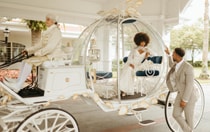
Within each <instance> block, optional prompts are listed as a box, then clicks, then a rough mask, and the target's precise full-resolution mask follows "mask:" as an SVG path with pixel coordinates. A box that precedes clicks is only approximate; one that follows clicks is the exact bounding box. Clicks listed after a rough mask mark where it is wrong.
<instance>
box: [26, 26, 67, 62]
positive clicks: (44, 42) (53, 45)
mask: <svg viewBox="0 0 210 132" xmlns="http://www.w3.org/2000/svg"><path fill="white" fill-rule="evenodd" d="M61 45H62V36H61V31H60V30H59V28H58V27H57V25H52V26H50V27H49V28H48V29H47V30H46V31H44V32H43V33H42V36H41V40H40V42H39V43H37V44H35V45H34V46H32V47H29V48H26V50H27V51H28V52H29V53H30V54H34V55H35V56H37V57H42V56H47V57H48V59H50V58H52V57H53V56H56V55H58V54H61V53H62V52H63V51H62V49H61Z"/></svg>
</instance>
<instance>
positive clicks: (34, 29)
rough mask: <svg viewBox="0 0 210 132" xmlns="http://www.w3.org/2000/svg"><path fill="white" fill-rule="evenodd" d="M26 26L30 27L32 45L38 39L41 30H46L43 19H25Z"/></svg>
mask: <svg viewBox="0 0 210 132" xmlns="http://www.w3.org/2000/svg"><path fill="white" fill-rule="evenodd" d="M25 21H26V24H27V26H28V27H29V28H30V29H31V40H32V46H33V45H35V44H36V43H37V42H39V41H40V38H41V31H42V30H46V24H45V22H43V21H36V20H25Z"/></svg>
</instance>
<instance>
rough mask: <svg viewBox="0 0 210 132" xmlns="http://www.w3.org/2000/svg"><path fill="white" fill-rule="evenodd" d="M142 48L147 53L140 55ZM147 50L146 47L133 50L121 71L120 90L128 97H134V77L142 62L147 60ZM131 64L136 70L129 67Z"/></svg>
mask: <svg viewBox="0 0 210 132" xmlns="http://www.w3.org/2000/svg"><path fill="white" fill-rule="evenodd" d="M140 48H142V49H143V50H144V51H145V52H143V53H141V54H140V53H139V52H138V50H139V49H140ZM146 50H147V49H146V48H144V47H137V48H135V49H133V50H132V51H131V52H130V54H129V56H128V60H127V62H126V63H125V64H124V66H123V69H122V70H121V73H120V78H119V88H120V90H121V91H123V92H124V93H126V94H127V95H134V77H135V74H136V71H137V70H138V69H139V67H140V65H141V62H142V61H143V60H144V58H145V54H146ZM130 64H133V65H134V69H133V68H132V67H131V66H129V65H130Z"/></svg>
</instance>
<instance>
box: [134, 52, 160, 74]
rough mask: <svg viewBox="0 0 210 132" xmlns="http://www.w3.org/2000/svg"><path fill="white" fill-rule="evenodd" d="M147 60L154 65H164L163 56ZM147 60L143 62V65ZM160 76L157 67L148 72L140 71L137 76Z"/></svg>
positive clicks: (149, 69)
mask: <svg viewBox="0 0 210 132" xmlns="http://www.w3.org/2000/svg"><path fill="white" fill-rule="evenodd" d="M147 60H150V61H152V62H153V64H161V63H162V56H152V57H148V58H147ZM144 61H145V60H143V61H142V63H143V62H144ZM159 74H160V72H159V70H158V69H156V68H155V67H152V68H148V70H140V71H137V72H136V76H137V77H139V76H158V75H159Z"/></svg>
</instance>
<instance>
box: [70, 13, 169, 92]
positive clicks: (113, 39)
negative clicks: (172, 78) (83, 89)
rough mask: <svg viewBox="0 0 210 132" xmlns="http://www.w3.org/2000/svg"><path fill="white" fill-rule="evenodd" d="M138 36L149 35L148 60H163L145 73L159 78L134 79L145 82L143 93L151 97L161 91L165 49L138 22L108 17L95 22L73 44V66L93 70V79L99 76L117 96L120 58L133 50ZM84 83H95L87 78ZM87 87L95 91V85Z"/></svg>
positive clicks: (152, 31)
mask: <svg viewBox="0 0 210 132" xmlns="http://www.w3.org/2000/svg"><path fill="white" fill-rule="evenodd" d="M138 32H145V33H147V34H148V35H149V37H150V43H149V44H148V48H149V50H150V52H151V56H162V61H161V63H160V64H151V65H149V66H148V67H146V69H144V70H148V69H149V70H148V71H151V70H154V69H155V70H158V72H159V74H158V76H156V77H154V76H150V75H149V76H146V77H145V76H136V78H144V81H142V82H141V83H143V84H141V85H142V86H144V88H143V90H144V93H146V94H147V95H153V94H155V93H157V92H158V91H159V90H160V88H161V85H162V84H163V83H164V80H165V76H166V73H167V57H166V55H165V52H164V49H165V45H164V42H163V40H162V38H161V36H160V35H159V33H158V32H157V31H156V30H155V29H153V27H152V26H151V25H149V24H147V23H146V22H144V21H143V20H141V19H140V18H131V17H127V18H122V17H120V16H116V17H110V16H107V17H103V18H101V19H99V20H96V21H95V22H94V23H92V24H91V25H89V26H88V27H87V28H86V29H85V30H84V31H83V32H82V34H81V35H80V37H79V38H78V40H77V41H76V42H75V43H74V46H75V52H74V55H73V58H72V65H85V68H86V72H87V73H89V72H91V71H92V70H93V71H95V73H96V76H97V75H101V76H102V77H101V78H103V79H104V78H105V79H107V80H108V81H106V84H107V82H109V83H110V84H108V85H109V87H112V88H113V89H115V90H116V93H119V92H117V91H119V90H117V89H119V88H118V87H117V86H118V85H117V82H118V81H117V80H118V79H119V76H120V72H121V69H122V67H123V65H124V63H123V58H124V57H126V56H128V54H129V52H130V51H131V49H133V48H134V47H135V46H136V45H135V43H134V41H133V39H134V36H135V34H136V33H138ZM97 79H98V80H101V79H100V77H98V78H97V77H96V82H97ZM86 80H87V84H89V82H90V81H94V79H90V78H89V76H88V75H87V77H86ZM98 82H99V81H98ZM100 82H102V81H100ZM100 85H101V84H100ZM137 85H139V83H136V87H137V89H139V86H137ZM87 86H88V87H90V88H93V89H97V83H95V85H87ZM141 90H142V89H141Z"/></svg>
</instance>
